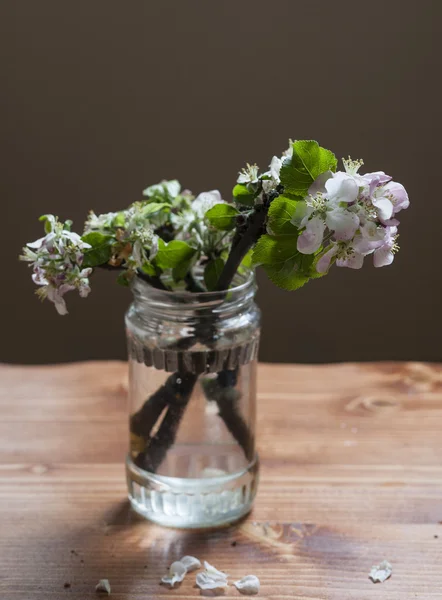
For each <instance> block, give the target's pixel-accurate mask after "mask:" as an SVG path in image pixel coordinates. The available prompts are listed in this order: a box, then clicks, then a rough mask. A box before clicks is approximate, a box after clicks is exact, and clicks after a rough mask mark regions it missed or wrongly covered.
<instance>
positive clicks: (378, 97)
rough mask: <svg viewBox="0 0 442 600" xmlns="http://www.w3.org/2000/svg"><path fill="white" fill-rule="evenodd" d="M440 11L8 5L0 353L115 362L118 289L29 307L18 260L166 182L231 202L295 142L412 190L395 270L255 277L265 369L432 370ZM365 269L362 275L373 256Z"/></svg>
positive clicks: (41, 1) (350, 5) (3, 23)
mask: <svg viewBox="0 0 442 600" xmlns="http://www.w3.org/2000/svg"><path fill="white" fill-rule="evenodd" d="M441 17H442V3H441V2H435V1H429V0H420V1H412V0H409V1H405V0H401V1H394V0H387V1H385V0H384V1H378V0H376V1H366V2H358V1H357V0H352V1H346V0H337V1H336V2H325V1H324V2H322V1H316V2H310V1H309V2H306V1H305V2H296V1H282V0H272V1H270V0H268V1H266V2H264V1H262V0H259V1H258V0H253V1H252V0H241V1H224V2H215V1H214V0H205V1H202V0H201V1H199V0H198V1H197V0H181V1H179V0H176V1H170V0H162V1H161V2H151V1H148V0H143V1H141V0H131V1H126V2H123V1H121V0H119V1H117V0H77V1H75V2H74V1H69V0H66V1H63V2H61V1H60V0H38V1H36V0H28V1H26V0H2V2H1V4H0V29H1V31H0V40H1V42H0V43H1V45H2V48H1V60H2V71H1V73H2V93H1V96H0V102H1V106H2V116H3V119H2V124H3V125H2V135H1V145H2V152H1V165H2V176H1V182H0V185H1V196H0V197H1V202H2V216H3V219H2V225H3V226H2V255H3V261H2V270H1V286H2V293H1V300H0V303H1V309H2V311H1V314H2V328H1V331H2V334H1V349H0V350H1V354H0V359H1V360H4V361H11V362H32V363H42V362H58V361H66V360H79V359H91V358H119V357H123V356H124V354H125V346H124V334H123V327H122V317H123V312H124V310H125V308H126V306H127V305H128V303H129V299H130V298H129V294H128V292H127V290H125V289H122V288H119V287H118V286H117V285H115V284H114V282H113V281H112V279H113V277H112V274H109V273H98V274H96V275H94V278H93V292H92V294H91V295H90V297H89V298H88V299H87V300H81V299H79V298H77V297H75V296H74V295H73V294H72V295H71V296H70V297H69V303H68V304H69V307H70V316H69V317H64V318H63V317H59V316H58V315H57V314H56V312H55V310H54V308H53V307H52V306H51V305H49V304H48V303H46V304H44V305H43V306H40V305H39V302H38V301H37V299H36V298H35V297H34V296H33V293H32V292H33V284H32V283H31V281H30V273H29V272H28V271H27V270H26V267H25V265H23V264H18V263H17V262H16V256H17V254H18V253H19V250H20V246H21V245H23V243H24V242H26V241H29V240H33V239H36V238H37V237H40V235H41V229H40V224H38V223H37V222H36V218H37V217H38V216H39V215H40V214H42V213H44V212H53V213H56V214H58V215H59V216H60V218H62V219H66V218H68V217H71V218H73V219H74V221H75V224H76V225H77V226H78V228H80V227H81V224H82V221H83V220H84V217H85V214H86V212H87V210H88V209H90V208H94V209H95V210H96V212H104V211H108V210H115V209H118V208H120V207H124V206H126V205H128V204H129V203H131V202H132V201H134V200H136V199H138V198H139V197H140V191H141V190H142V189H143V188H144V187H145V186H146V185H148V184H151V183H154V182H156V181H158V180H160V179H162V178H171V177H177V178H179V179H180V180H181V181H182V183H183V184H184V185H185V186H186V187H189V188H191V189H192V190H194V191H202V190H205V189H211V188H214V187H218V188H220V189H221V191H222V192H223V194H224V197H226V198H228V197H229V191H230V190H231V187H232V184H233V183H234V181H235V178H236V172H237V171H238V169H239V168H241V167H242V165H243V163H244V162H245V161H251V162H257V163H258V164H260V165H261V166H263V167H265V165H266V164H267V163H268V161H269V160H270V158H271V156H272V154H273V153H279V152H280V151H281V150H282V149H284V148H285V146H286V141H287V138H288V137H289V136H290V137H294V138H314V139H317V140H319V141H320V143H321V144H322V145H324V146H326V147H329V148H331V149H332V150H334V151H335V153H336V154H337V155H338V156H339V157H342V156H346V155H347V154H351V155H352V156H353V157H354V158H359V157H363V158H364V160H365V163H366V165H365V166H366V169H367V170H377V169H383V170H385V171H386V172H387V173H389V174H391V175H393V176H394V177H395V178H396V179H397V180H399V181H401V182H403V183H404V185H405V186H406V187H407V189H408V191H409V194H410V197H411V200H412V208H411V209H410V210H409V211H408V212H407V213H404V215H403V223H402V225H401V239H400V242H401V245H402V250H401V252H400V254H399V255H398V257H397V260H396V261H395V263H394V265H393V266H392V267H390V268H386V269H381V270H376V269H374V268H373V267H372V266H368V265H367V266H366V267H365V268H364V270H363V271H359V272H354V271H351V270H347V269H336V268H335V269H334V270H333V272H332V273H331V274H330V275H329V276H328V277H327V278H325V279H324V280H321V281H317V282H312V283H310V284H309V285H308V286H306V287H305V288H304V289H302V290H300V291H298V292H294V293H288V292H283V291H281V290H278V289H276V288H274V287H273V286H272V285H271V284H270V283H269V282H268V281H267V280H266V278H265V276H264V275H263V274H260V276H259V282H260V292H259V297H258V300H259V304H260V306H261V307H262V309H263V314H264V332H263V343H262V352H261V358H262V359H263V360H267V361H300V362H303V361H308V362H315V361H335V360H349V359H351V360H368V359H370V360H374V359H376V360H379V359H421V360H440V359H441V358H442V356H441V354H442V352H441V344H440V336H441V325H442V316H441V306H440V305H441V302H440V290H441V284H440V277H441V276H440V272H441V269H440V259H438V257H437V253H440V233H439V231H440V222H441V217H442V200H441V194H440V187H441V180H440V174H441V151H440V141H439V140H440V134H441V120H440V111H441V100H442V96H441V93H440V92H441V89H440V88H441V82H440V73H441V66H442V64H441V63H442V60H441V48H440V36H441V27H442V26H441ZM367 262H370V261H367Z"/></svg>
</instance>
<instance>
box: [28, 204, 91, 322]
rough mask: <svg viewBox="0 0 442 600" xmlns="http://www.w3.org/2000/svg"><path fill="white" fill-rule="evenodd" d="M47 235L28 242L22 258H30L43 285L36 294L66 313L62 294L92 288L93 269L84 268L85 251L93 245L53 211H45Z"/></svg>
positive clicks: (85, 292) (35, 276) (36, 279)
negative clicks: (47, 213) (52, 212)
mask: <svg viewBox="0 0 442 600" xmlns="http://www.w3.org/2000/svg"><path fill="white" fill-rule="evenodd" d="M43 219H44V220H45V230H46V235H45V236H44V237H42V238H40V239H38V240H36V241H35V242H31V243H29V244H27V245H26V247H25V248H24V250H23V255H22V256H20V259H21V260H24V261H27V262H30V263H31V265H30V266H32V268H33V274H32V279H33V281H34V283H36V284H37V285H38V286H40V287H39V288H38V290H37V294H38V296H39V297H40V298H41V299H45V298H48V300H50V301H51V302H53V303H54V304H55V308H56V309H57V311H58V312H59V314H61V315H65V314H66V313H67V309H66V302H65V300H64V298H63V296H64V295H65V294H66V292H70V291H71V290H75V289H77V290H78V292H79V294H80V296H81V297H83V298H85V297H86V296H87V295H88V294H89V292H90V287H89V279H88V277H89V275H90V274H91V272H92V269H82V267H81V265H82V262H83V255H84V251H85V250H86V249H87V248H90V245H89V244H86V243H85V242H83V241H82V239H81V237H80V236H79V235H78V234H77V233H73V232H71V231H69V227H70V223H69V222H67V223H65V224H63V223H60V222H59V221H58V219H57V218H56V217H54V216H53V215H45V217H44V218H43Z"/></svg>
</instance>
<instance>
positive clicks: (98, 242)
mask: <svg viewBox="0 0 442 600" xmlns="http://www.w3.org/2000/svg"><path fill="white" fill-rule="evenodd" d="M81 239H82V240H83V242H86V243H87V244H90V245H91V246H92V248H88V249H87V250H85V252H84V258H83V263H82V266H83V267H98V265H104V264H105V263H107V262H108V260H109V259H110V258H111V256H112V245H113V244H114V243H115V238H113V237H112V236H111V235H104V234H103V233H100V232H99V231H91V232H90V233H86V234H85V235H83V236H82V238H81Z"/></svg>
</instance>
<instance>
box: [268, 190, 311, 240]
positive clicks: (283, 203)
mask: <svg viewBox="0 0 442 600" xmlns="http://www.w3.org/2000/svg"><path fill="white" fill-rule="evenodd" d="M299 204H304V205H305V203H303V202H301V201H299V200H292V199H291V198H287V197H286V196H279V197H278V198H275V200H273V202H272V203H271V205H270V208H269V213H268V221H267V229H268V230H269V231H270V232H271V233H272V234H273V235H296V236H297V235H298V228H297V227H295V225H293V224H292V219H293V217H294V216H295V214H296V212H297V209H298V210H299Z"/></svg>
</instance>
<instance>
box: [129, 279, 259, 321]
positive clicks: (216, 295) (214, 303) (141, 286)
mask: <svg viewBox="0 0 442 600" xmlns="http://www.w3.org/2000/svg"><path fill="white" fill-rule="evenodd" d="M195 279H196V280H197V281H198V282H201V281H203V277H202V274H201V275H199V276H198V274H197V275H196V277H195ZM170 282H171V283H172V282H173V280H172V279H170ZM165 283H166V284H167V283H168V281H167V279H166V280H165ZM233 284H234V285H233V286H232V287H230V288H229V289H227V290H221V291H216V292H208V291H202V292H190V291H188V290H186V289H177V290H162V289H158V288H155V287H153V286H152V285H150V284H149V283H147V282H146V281H143V280H142V279H141V278H140V277H136V278H134V280H133V282H132V292H133V294H134V297H135V303H137V302H140V303H143V304H147V305H149V306H150V307H151V308H155V307H157V308H161V307H165V306H167V307H168V308H169V309H170V308H173V309H175V310H177V311H178V310H185V309H207V308H211V309H215V308H216V307H218V306H221V305H222V306H228V305H232V304H236V303H237V302H241V301H244V300H246V299H248V298H253V297H254V296H255V293H256V289H257V286H256V281H255V274H254V271H253V270H251V269H248V270H247V271H244V272H243V273H237V274H236V275H235V277H234V280H233Z"/></svg>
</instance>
